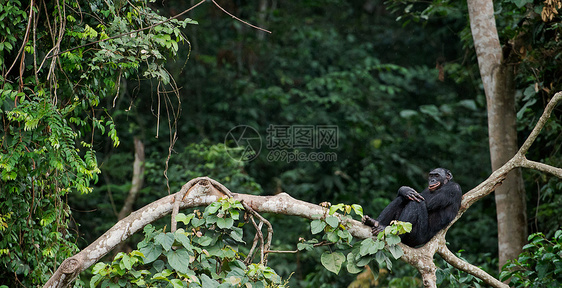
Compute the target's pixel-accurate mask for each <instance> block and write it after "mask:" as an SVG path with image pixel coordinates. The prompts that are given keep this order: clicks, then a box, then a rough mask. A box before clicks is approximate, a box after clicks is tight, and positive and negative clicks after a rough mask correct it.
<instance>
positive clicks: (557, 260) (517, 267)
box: [501, 230, 562, 287]
mask: <svg viewBox="0 0 562 288" xmlns="http://www.w3.org/2000/svg"><path fill="white" fill-rule="evenodd" d="M523 250H524V251H523V253H521V255H520V256H519V259H514V260H513V261H510V263H508V264H506V265H505V267H504V268H503V272H502V274H501V277H502V280H504V281H506V280H509V285H510V287H560V285H562V276H561V274H560V272H562V230H558V231H556V233H555V235H554V237H552V239H551V240H549V239H547V238H546V237H545V236H544V234H542V233H535V234H532V235H531V236H529V244H527V245H525V247H523Z"/></svg>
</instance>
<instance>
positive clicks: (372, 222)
mask: <svg viewBox="0 0 562 288" xmlns="http://www.w3.org/2000/svg"><path fill="white" fill-rule="evenodd" d="M361 223H363V224H365V225H367V226H371V227H376V226H378V225H379V221H377V220H375V219H373V218H371V217H369V216H367V215H365V216H363V218H361Z"/></svg>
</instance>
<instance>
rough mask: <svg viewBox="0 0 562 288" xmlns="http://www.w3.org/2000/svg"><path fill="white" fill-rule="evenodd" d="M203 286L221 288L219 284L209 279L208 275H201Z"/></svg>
mask: <svg viewBox="0 0 562 288" xmlns="http://www.w3.org/2000/svg"><path fill="white" fill-rule="evenodd" d="M200 278H201V286H202V287H205V288H217V287H219V283H217V281H214V280H213V279H211V278H209V276H207V275H206V274H201V277H200Z"/></svg>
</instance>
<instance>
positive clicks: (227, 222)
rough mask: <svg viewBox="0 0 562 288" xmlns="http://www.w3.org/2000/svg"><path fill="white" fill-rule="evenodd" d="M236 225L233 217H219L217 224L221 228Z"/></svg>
mask: <svg viewBox="0 0 562 288" xmlns="http://www.w3.org/2000/svg"><path fill="white" fill-rule="evenodd" d="M232 225H234V220H233V219H232V218H230V217H229V218H218V219H217V226H218V227H219V228H221V229H228V228H230V227H232Z"/></svg>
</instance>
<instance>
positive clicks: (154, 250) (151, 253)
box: [139, 243, 162, 264]
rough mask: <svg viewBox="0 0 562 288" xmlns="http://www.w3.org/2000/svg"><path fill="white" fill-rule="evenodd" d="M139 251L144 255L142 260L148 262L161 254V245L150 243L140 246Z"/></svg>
mask: <svg viewBox="0 0 562 288" xmlns="http://www.w3.org/2000/svg"><path fill="white" fill-rule="evenodd" d="M139 251H140V252H141V253H142V254H143V255H144V259H143V262H144V263H145V264H148V263H151V262H152V261H154V260H156V259H158V257H160V255H162V246H160V245H154V244H152V243H150V244H149V245H147V246H145V247H143V248H140V249H139Z"/></svg>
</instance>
